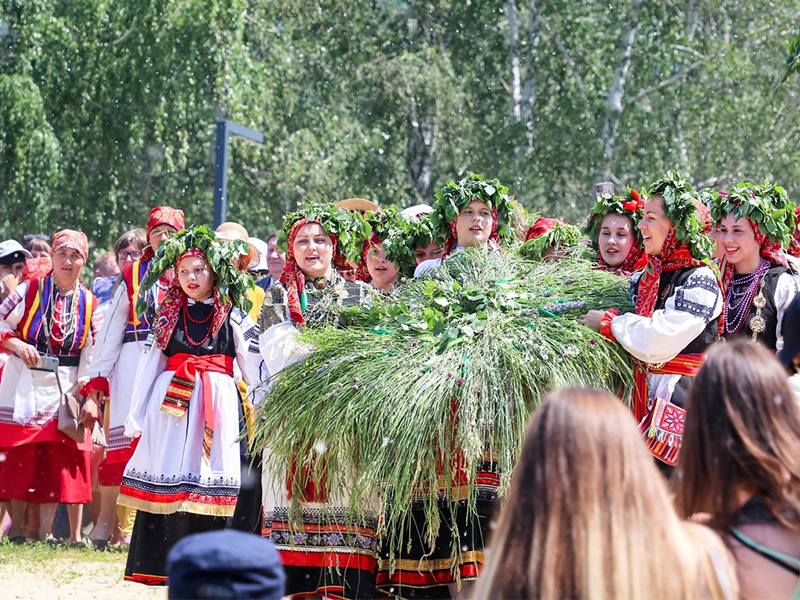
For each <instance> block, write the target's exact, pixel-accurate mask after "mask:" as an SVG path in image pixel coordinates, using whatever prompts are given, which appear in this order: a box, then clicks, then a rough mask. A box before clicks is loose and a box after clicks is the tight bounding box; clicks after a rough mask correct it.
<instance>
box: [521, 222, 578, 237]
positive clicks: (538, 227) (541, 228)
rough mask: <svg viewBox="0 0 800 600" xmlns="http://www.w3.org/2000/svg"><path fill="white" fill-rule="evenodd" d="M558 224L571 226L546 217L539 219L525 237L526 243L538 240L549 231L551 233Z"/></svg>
mask: <svg viewBox="0 0 800 600" xmlns="http://www.w3.org/2000/svg"><path fill="white" fill-rule="evenodd" d="M557 223H561V224H562V225H569V223H567V222H566V221H562V220H561V219H547V218H545V217H539V218H538V219H537V220H536V223H534V224H533V226H532V227H531V228H530V229H528V234H527V235H526V236H525V241H526V242H529V241H530V240H534V239H536V238H537V237H539V236H540V235H544V234H545V233H547V232H548V231H551V230H552V229H553V227H555V226H556V224H557Z"/></svg>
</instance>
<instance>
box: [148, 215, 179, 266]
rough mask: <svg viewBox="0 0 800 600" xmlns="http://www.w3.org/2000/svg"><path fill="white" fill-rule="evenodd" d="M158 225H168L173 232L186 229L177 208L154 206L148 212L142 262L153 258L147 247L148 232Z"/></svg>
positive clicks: (150, 250) (152, 252) (151, 250)
mask: <svg viewBox="0 0 800 600" xmlns="http://www.w3.org/2000/svg"><path fill="white" fill-rule="evenodd" d="M159 225H169V226H170V227H173V228H174V229H175V231H180V230H181V229H183V228H185V227H186V224H185V223H184V220H183V211H182V210H179V209H177V208H172V207H171V206H156V207H155V208H154V209H152V210H151V211H150V216H149V217H148V219H147V231H146V232H145V235H146V236H147V243H148V246H147V247H146V248H145V249H144V252H143V253H142V261H143V262H144V261H147V260H150V259H151V258H153V256H155V251H154V250H153V247H152V246H150V245H149V244H150V232H151V231H153V229H155V228H156V227H158V226H159Z"/></svg>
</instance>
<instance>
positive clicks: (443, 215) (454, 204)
mask: <svg viewBox="0 0 800 600" xmlns="http://www.w3.org/2000/svg"><path fill="white" fill-rule="evenodd" d="M475 200H477V201H478V202H485V203H486V205H487V206H488V207H489V208H491V209H492V212H493V213H496V225H497V229H496V231H495V232H493V233H492V238H490V239H493V240H494V241H496V242H498V243H500V245H504V244H505V245H507V244H509V243H511V242H512V241H513V240H514V237H515V236H514V230H513V228H512V227H511V224H510V223H509V217H510V216H511V213H512V212H513V205H512V200H511V197H510V196H509V195H508V188H507V187H506V186H504V185H502V184H501V183H500V181H499V180H498V179H491V180H489V181H487V180H485V179H484V178H483V176H482V175H478V174H477V173H472V172H470V173H467V176H466V177H464V178H463V179H462V180H461V181H459V182H458V183H456V182H454V181H451V182H450V183H448V184H447V185H446V186H445V187H444V188H443V189H442V190H440V191H439V192H438V193H437V194H436V201H435V202H434V203H433V207H432V208H433V212H431V214H430V221H431V226H432V227H433V231H434V235H435V239H436V241H438V242H439V243H440V244H441V245H442V249H443V250H444V251H445V252H450V251H452V249H453V248H452V247H448V246H455V243H454V242H453V240H452V238H453V234H452V230H451V227H450V224H451V223H452V222H453V221H455V220H456V219H457V218H458V215H459V214H461V211H463V210H464V209H465V208H467V206H469V203H470V202H472V201H475Z"/></svg>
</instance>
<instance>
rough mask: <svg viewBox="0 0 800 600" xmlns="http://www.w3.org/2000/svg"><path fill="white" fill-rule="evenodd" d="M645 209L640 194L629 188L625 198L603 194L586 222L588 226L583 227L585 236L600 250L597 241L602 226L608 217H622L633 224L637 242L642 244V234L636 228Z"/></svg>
mask: <svg viewBox="0 0 800 600" xmlns="http://www.w3.org/2000/svg"><path fill="white" fill-rule="evenodd" d="M643 209H644V200H642V198H641V196H640V195H639V192H637V191H636V190H634V189H631V188H628V193H627V194H626V195H625V196H617V195H616V194H603V195H602V196H600V197H599V198H598V199H597V202H595V203H594V207H592V212H591V214H590V215H589V218H588V219H587V220H586V225H584V226H583V228H582V229H583V234H584V235H585V236H587V237H588V238H589V239H590V240H591V242H592V247H593V248H594V249H595V250H598V244H597V240H598V238H599V237H600V225H601V224H602V222H603V219H604V218H605V216H606V215H611V214H615V215H622V216H624V217H628V218H629V219H630V220H631V223H632V224H633V231H634V235H635V236H636V239H637V241H638V242H639V243H640V244H641V243H642V232H641V231H639V228H638V227H636V224H637V223H638V222H639V221H640V220H641V218H642V211H643Z"/></svg>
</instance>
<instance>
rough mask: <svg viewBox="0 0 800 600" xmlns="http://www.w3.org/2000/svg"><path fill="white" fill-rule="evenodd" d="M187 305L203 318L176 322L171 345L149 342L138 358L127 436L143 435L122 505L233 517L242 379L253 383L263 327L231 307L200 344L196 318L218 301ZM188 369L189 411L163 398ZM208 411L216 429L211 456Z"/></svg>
mask: <svg viewBox="0 0 800 600" xmlns="http://www.w3.org/2000/svg"><path fill="white" fill-rule="evenodd" d="M187 310H188V311H189V312H188V314H189V317H190V318H192V319H194V320H195V321H197V322H193V321H188V320H187V321H186V323H188V325H185V324H184V321H183V320H178V322H177V323H176V324H175V327H174V329H173V330H172V332H171V334H170V337H169V340H168V344H167V346H166V347H165V348H164V349H163V350H162V349H161V348H159V347H158V346H157V345H155V344H153V345H152V346H148V348H147V349H146V350H145V353H144V355H143V357H142V360H141V362H140V363H139V369H138V371H137V374H136V385H135V388H134V390H133V396H132V406H131V412H130V415H129V416H128V419H127V420H126V423H125V434H126V435H128V436H130V437H138V436H140V437H139V441H138V442H137V444H136V448H135V450H134V452H133V456H132V457H131V458H130V460H129V461H128V464H127V466H126V467H125V473H124V475H123V479H122V485H121V487H120V497H119V501H118V502H119V504H121V505H123V506H129V507H131V508H136V509H139V510H143V511H146V512H149V513H154V514H161V515H169V514H173V513H177V512H189V513H195V514H199V515H209V516H224V517H227V516H231V515H232V514H233V510H234V507H235V505H236V499H237V495H238V493H239V484H240V479H241V464H240V460H239V458H240V457H239V443H238V441H237V439H238V436H239V412H238V411H239V403H240V401H241V400H240V396H239V391H238V388H237V386H236V376H238V375H239V374H241V376H242V378H243V379H244V380H245V382H246V383H248V384H250V383H252V382H253V381H255V377H256V376H257V372H258V365H259V363H260V360H261V359H260V355H259V353H258V332H257V329H256V325H255V323H253V321H252V320H251V319H250V317H249V316H247V315H245V314H243V313H242V312H241V311H239V310H238V309H233V310H231V311H230V314H229V315H228V317H227V318H226V320H225V321H224V322H223V323H222V324H221V326H220V328H219V330H218V331H217V334H216V335H214V336H208V338H207V339H205V341H203V343H202V344H200V345H199V346H195V345H193V344H192V343H191V342H192V341H199V340H202V339H203V336H204V334H205V331H204V330H203V326H204V325H203V323H198V322H202V320H203V319H205V318H207V317H208V315H209V314H210V311H213V310H214V304H213V299H212V301H210V302H209V303H207V304H206V303H194V302H192V301H190V303H189V305H188V307H187ZM205 323H206V325H207V323H208V320H207V321H206V322H205ZM187 327H188V331H189V334H188V335H187ZM152 339H153V338H152V336H151V338H150V340H151V341H152ZM149 343H150V342H148V344H149ZM187 355H188V356H187ZM192 355H193V356H194V358H193V357H192ZM190 363H191V367H190V366H189V364H190ZM212 363H214V364H213V365H212ZM237 366H238V371H236V373H235V374H234V372H235V370H236V367H237ZM187 369H188V370H189V371H191V372H192V374H193V375H192V376H194V378H195V380H194V381H193V382H192V385H189V383H187V384H186V385H182V386H181V388H182V391H183V392H184V395H183V396H182V398H183V400H184V401H185V403H186V410H185V412H183V413H182V414H181V415H180V416H179V415H178V414H177V413H176V412H175V411H164V410H163V407H164V405H165V398H167V396H168V395H170V396H172V395H173V393H175V392H176V390H177V388H176V387H175V385H174V381H175V376H176V374H177V373H181V372H185V371H186V370H187ZM185 378H186V379H191V377H190V376H187V377H185ZM177 391H178V392H180V391H181V390H177ZM209 411H210V412H209ZM209 414H210V415H211V417H210V419H211V420H212V422H213V430H214V434H213V440H211V446H210V453H209V454H208V455H206V454H205V453H204V441H208V438H207V431H206V426H207V423H208V421H209V416H208V415H209Z"/></svg>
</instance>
